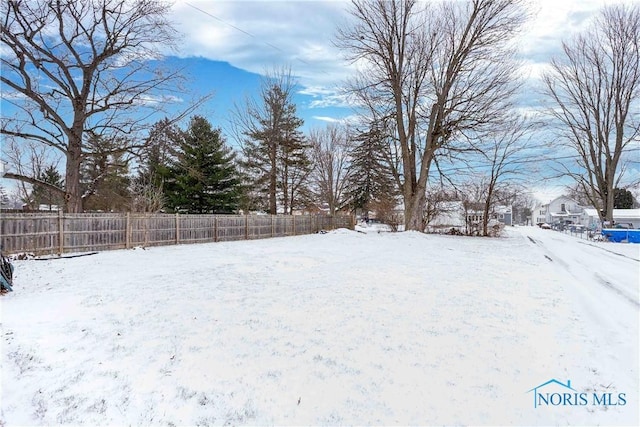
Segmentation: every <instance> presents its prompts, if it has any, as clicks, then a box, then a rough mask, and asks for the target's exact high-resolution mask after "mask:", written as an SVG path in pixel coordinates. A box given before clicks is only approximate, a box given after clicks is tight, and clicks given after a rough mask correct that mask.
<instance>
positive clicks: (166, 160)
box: [131, 118, 185, 212]
mask: <svg viewBox="0 0 640 427" xmlns="http://www.w3.org/2000/svg"><path fill="white" fill-rule="evenodd" d="M184 135H185V134H184V132H183V131H182V130H181V129H180V128H179V127H178V126H176V125H174V124H172V123H171V122H170V121H169V120H168V119H166V118H165V119H163V120H160V121H158V122H156V123H155V124H154V125H153V126H152V127H151V130H150V131H149V136H148V137H147V139H146V141H145V144H144V148H143V151H142V153H141V155H140V167H139V169H138V173H137V175H136V176H135V178H134V179H133V180H132V182H131V209H132V210H133V211H134V212H159V211H161V210H162V209H163V208H165V206H166V204H167V198H168V195H170V194H175V193H176V192H177V191H178V190H177V187H176V178H175V177H176V173H177V172H176V169H175V165H176V164H177V161H178V157H177V154H178V151H179V147H180V146H181V144H182V142H183V140H184Z"/></svg>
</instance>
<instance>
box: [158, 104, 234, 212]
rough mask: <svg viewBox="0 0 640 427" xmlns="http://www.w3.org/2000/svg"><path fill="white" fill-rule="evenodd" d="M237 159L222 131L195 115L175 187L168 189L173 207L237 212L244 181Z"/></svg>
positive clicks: (182, 149) (176, 168)
mask: <svg viewBox="0 0 640 427" xmlns="http://www.w3.org/2000/svg"><path fill="white" fill-rule="evenodd" d="M234 160H235V155H234V153H233V152H232V151H231V149H230V148H228V147H227V146H226V145H225V142H224V139H223V137H222V134H221V130H220V129H214V128H212V126H211V124H210V123H209V121H208V120H207V119H205V118H203V117H200V116H194V117H193V118H192V119H191V121H190V123H189V128H188V129H187V131H186V132H184V137H183V139H182V142H181V144H180V152H179V154H178V160H177V163H176V164H175V166H174V172H175V188H170V189H168V197H167V198H168V204H169V206H170V207H172V208H173V209H174V210H176V211H178V210H180V211H182V210H185V211H187V212H189V213H231V212H234V211H236V210H237V209H238V203H239V196H240V194H239V185H240V180H239V176H238V173H237V171H236V165H235V162H234Z"/></svg>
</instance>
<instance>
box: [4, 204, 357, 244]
mask: <svg viewBox="0 0 640 427" xmlns="http://www.w3.org/2000/svg"><path fill="white" fill-rule="evenodd" d="M341 227H345V228H353V220H352V217H350V216H326V215H286V216H278V215H182V214H175V215H172V214H137V213H85V214H69V213H55V212H54V213H1V214H0V232H1V234H0V243H1V244H2V248H3V252H5V253H19V252H29V253H33V254H35V255H44V254H54V253H60V254H62V253H65V252H84V251H102V250H110V249H126V248H132V247H135V246H160V245H175V244H186V243H204V242H224V241H232V240H251V239H263V238H269V237H284V236H295V235H300V234H311V233H316V232H318V231H320V230H327V229H334V228H341Z"/></svg>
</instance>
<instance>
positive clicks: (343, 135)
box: [309, 125, 352, 215]
mask: <svg viewBox="0 0 640 427" xmlns="http://www.w3.org/2000/svg"><path fill="white" fill-rule="evenodd" d="M309 140H310V142H311V145H312V155H311V161H312V164H313V172H312V176H313V178H312V181H313V185H314V189H315V196H316V199H317V200H318V201H320V202H323V203H327V204H328V205H329V214H330V215H335V213H336V212H337V211H338V210H340V209H342V208H343V207H345V206H346V204H347V202H348V200H347V189H348V188H347V186H348V184H349V179H350V173H351V170H350V168H349V165H350V153H351V145H352V139H351V136H350V135H349V132H348V129H347V128H346V127H344V126H340V127H339V126H335V125H328V126H327V127H325V128H323V129H313V130H312V131H311V133H310V135H309Z"/></svg>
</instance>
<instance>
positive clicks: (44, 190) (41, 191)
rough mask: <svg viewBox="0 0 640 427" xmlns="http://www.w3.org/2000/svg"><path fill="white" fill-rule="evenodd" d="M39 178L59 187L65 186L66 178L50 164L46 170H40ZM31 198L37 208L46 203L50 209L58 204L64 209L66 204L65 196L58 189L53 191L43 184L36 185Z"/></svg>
mask: <svg viewBox="0 0 640 427" xmlns="http://www.w3.org/2000/svg"><path fill="white" fill-rule="evenodd" d="M38 179H39V180H40V181H42V182H46V183H47V184H51V185H55V186H56V187H58V188H64V179H62V175H61V174H60V172H58V169H57V168H56V167H55V166H53V165H50V166H48V167H47V168H46V169H45V170H44V171H42V172H40V175H39V176H38ZM31 200H33V204H34V206H35V207H36V208H38V207H39V206H40V205H46V206H47V208H48V209H49V210H53V207H54V206H56V207H58V208H60V209H62V207H63V205H64V197H63V196H62V195H61V194H60V193H59V192H57V191H52V190H51V189H50V188H48V187H44V186H42V185H34V186H33V191H32V193H31Z"/></svg>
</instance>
